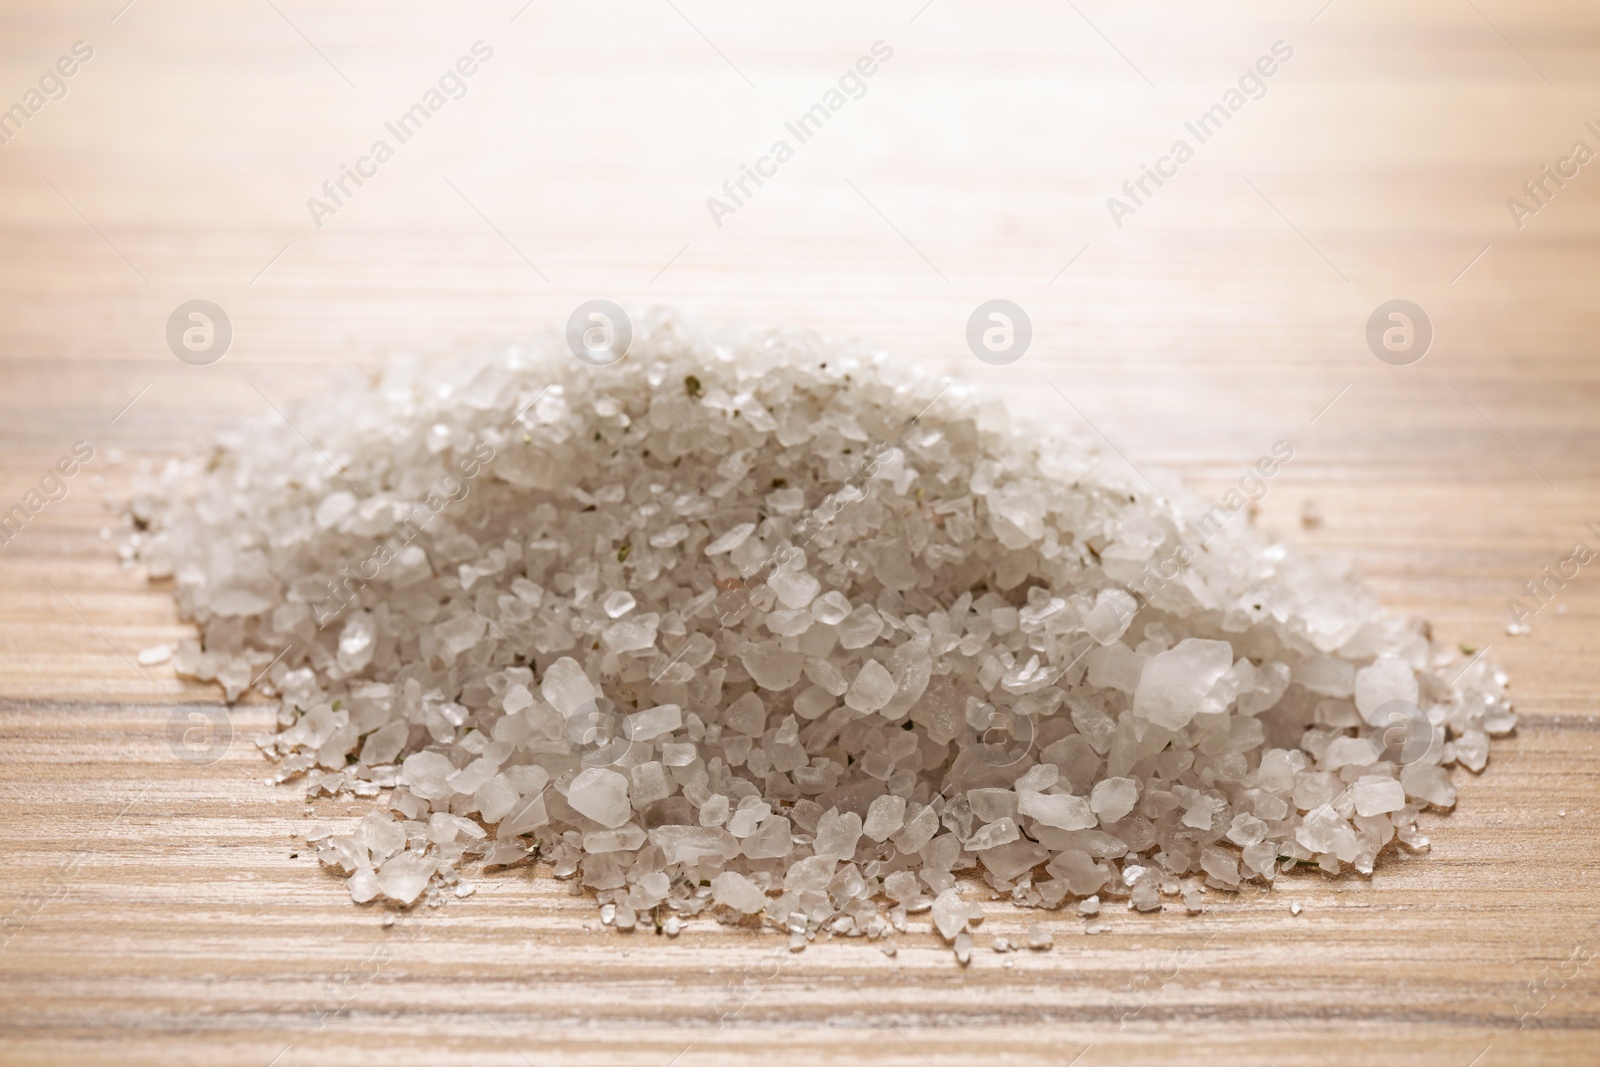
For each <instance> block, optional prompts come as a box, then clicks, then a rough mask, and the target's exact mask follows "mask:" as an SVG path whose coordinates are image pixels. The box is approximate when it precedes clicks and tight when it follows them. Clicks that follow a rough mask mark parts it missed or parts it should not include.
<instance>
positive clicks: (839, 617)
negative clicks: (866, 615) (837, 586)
mask: <svg viewBox="0 0 1600 1067" xmlns="http://www.w3.org/2000/svg"><path fill="white" fill-rule="evenodd" d="M849 615H850V601H849V599H848V598H846V597H845V595H844V594H843V593H841V592H839V591H838V590H831V591H829V592H826V593H823V594H822V595H821V596H819V597H818V598H817V599H816V600H815V601H814V602H813V603H812V605H811V616H812V618H814V619H816V620H817V621H818V622H820V623H823V624H824V625H826V626H833V625H836V624H837V623H840V622H843V621H844V620H845V619H846V618H848V617H849ZM835 695H837V694H835Z"/></svg>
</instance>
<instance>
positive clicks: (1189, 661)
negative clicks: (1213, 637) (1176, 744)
mask: <svg viewBox="0 0 1600 1067" xmlns="http://www.w3.org/2000/svg"><path fill="white" fill-rule="evenodd" d="M1232 666H1233V646H1232V645H1230V644H1229V643H1228V642H1226V641H1209V640H1203V639H1201V638H1195V637H1190V638H1185V639H1184V640H1183V641H1180V642H1179V643H1178V645H1177V647H1176V648H1173V649H1170V650H1168V651H1166V652H1162V653H1159V654H1157V655H1155V656H1152V657H1151V658H1150V659H1149V660H1147V661H1146V662H1145V665H1144V668H1143V670H1141V671H1140V673H1139V688H1138V691H1137V692H1135V693H1134V697H1133V713H1134V714H1135V715H1137V716H1139V717H1140V718H1144V719H1148V720H1150V721H1151V722H1153V723H1155V724H1156V725H1157V726H1164V727H1166V728H1167V729H1169V730H1180V729H1182V728H1183V727H1185V726H1187V725H1189V720H1190V719H1193V718H1194V717H1195V716H1196V715H1198V714H1200V713H1201V712H1203V711H1204V712H1216V711H1221V710H1223V709H1222V708H1217V707H1211V706H1209V705H1208V704H1207V701H1206V697H1207V695H1208V694H1209V693H1210V692H1211V690H1212V687H1213V686H1215V685H1216V684H1217V682H1218V681H1220V680H1221V678H1222V676H1223V675H1224V674H1225V673H1227V671H1228V668H1230V667H1232Z"/></svg>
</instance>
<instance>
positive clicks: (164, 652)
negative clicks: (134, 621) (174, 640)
mask: <svg viewBox="0 0 1600 1067" xmlns="http://www.w3.org/2000/svg"><path fill="white" fill-rule="evenodd" d="M171 658H172V646H171V645H154V646H152V647H150V648H144V649H140V650H139V666H141V667H153V666H155V665H156V664H158V663H165V662H167V660H169V659H171Z"/></svg>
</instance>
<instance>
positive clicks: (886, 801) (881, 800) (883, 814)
mask: <svg viewBox="0 0 1600 1067" xmlns="http://www.w3.org/2000/svg"><path fill="white" fill-rule="evenodd" d="M905 824H906V799H905V797H897V796H881V797H878V798H876V799H875V800H873V802H872V804H871V806H870V807H868V808H867V818H866V822H865V824H864V825H863V827H862V832H863V833H865V834H866V835H867V836H868V837H870V838H871V839H872V840H874V841H876V842H879V843H880V844H881V843H882V842H884V841H887V840H888V839H889V838H890V837H892V836H893V835H895V834H897V833H899V832H900V830H901V828H902V827H904V826H905Z"/></svg>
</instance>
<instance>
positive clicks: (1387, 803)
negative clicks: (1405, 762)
mask: <svg viewBox="0 0 1600 1067" xmlns="http://www.w3.org/2000/svg"><path fill="white" fill-rule="evenodd" d="M1350 795H1351V799H1353V800H1354V801H1355V805H1356V814H1357V815H1365V816H1371V815H1384V814H1387V813H1388V812H1391V811H1399V810H1400V809H1401V808H1403V807H1405V806H1406V791H1405V789H1404V788H1403V787H1402V786H1401V784H1400V783H1399V782H1397V781H1395V780H1394V779H1393V778H1386V777H1384V776H1382V775H1377V774H1369V775H1365V776H1364V777H1361V778H1358V779H1356V783H1355V784H1354V785H1352V786H1351V787H1350Z"/></svg>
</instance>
